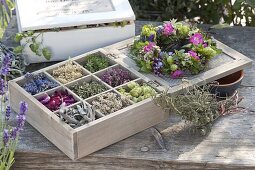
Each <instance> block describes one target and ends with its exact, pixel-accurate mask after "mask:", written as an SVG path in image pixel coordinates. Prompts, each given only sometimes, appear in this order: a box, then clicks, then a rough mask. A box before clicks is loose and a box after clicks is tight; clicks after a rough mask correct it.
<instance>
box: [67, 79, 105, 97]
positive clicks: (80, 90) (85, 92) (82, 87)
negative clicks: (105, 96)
mask: <svg viewBox="0 0 255 170" xmlns="http://www.w3.org/2000/svg"><path fill="white" fill-rule="evenodd" d="M70 89H71V90H72V91H74V92H75V93H76V94H77V95H78V96H80V97H82V98H83V99H86V98H88V97H91V96H94V95H96V94H99V93H102V92H104V91H106V90H107V88H106V87H105V86H104V85H103V84H101V83H99V82H96V81H91V82H83V83H81V84H79V83H76V84H75V85H73V86H71V88H70Z"/></svg>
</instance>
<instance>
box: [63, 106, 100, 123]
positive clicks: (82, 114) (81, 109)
mask: <svg viewBox="0 0 255 170" xmlns="http://www.w3.org/2000/svg"><path fill="white" fill-rule="evenodd" d="M59 117H60V118H61V120H63V121H64V122H66V123H67V124H69V125H70V126H71V127H72V128H77V127H79V126H82V125H84V124H87V123H89V122H92V121H94V120H95V111H94V110H93V109H92V108H91V107H90V106H88V105H87V104H86V103H83V104H79V105H77V106H75V107H71V108H67V107H66V106H65V105H61V106H60V110H59Z"/></svg>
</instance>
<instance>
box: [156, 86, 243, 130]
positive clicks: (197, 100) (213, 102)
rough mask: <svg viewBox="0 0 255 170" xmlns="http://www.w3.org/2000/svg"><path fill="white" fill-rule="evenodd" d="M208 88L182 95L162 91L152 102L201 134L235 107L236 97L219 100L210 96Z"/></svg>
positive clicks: (197, 89) (187, 91) (186, 92)
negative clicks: (174, 114)
mask: <svg viewBox="0 0 255 170" xmlns="http://www.w3.org/2000/svg"><path fill="white" fill-rule="evenodd" d="M209 89H210V88H209V86H203V87H198V86H193V87H192V88H186V89H185V91H184V92H183V93H182V94H174V95H173V94H169V93H167V91H164V92H162V93H161V94H160V96H159V97H156V96H154V102H155V103H156V104H157V105H158V106H160V107H161V108H163V109H164V110H166V111H170V112H174V113H176V114H177V115H179V116H181V117H182V119H184V120H186V121H189V122H191V123H193V124H194V125H195V126H196V128H197V129H199V130H201V133H202V134H206V133H207V132H208V131H210V129H211V125H212V123H213V122H214V121H215V120H216V119H217V118H219V117H220V116H221V115H223V114H224V113H225V112H226V111H227V110H229V109H231V108H233V106H234V107H237V106H235V105H236V104H237V103H238V102H237V101H236V100H237V98H236V96H235V95H234V96H232V97H230V98H227V99H226V100H219V99H218V98H217V96H216V94H211V93H210V90H209Z"/></svg>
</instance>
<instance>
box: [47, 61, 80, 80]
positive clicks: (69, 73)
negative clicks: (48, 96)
mask: <svg viewBox="0 0 255 170" xmlns="http://www.w3.org/2000/svg"><path fill="white" fill-rule="evenodd" d="M52 75H53V77H54V78H55V79H56V80H58V81H59V82H61V83H63V84H65V83H68V82H71V81H73V80H76V79H78V78H81V77H82V76H83V72H82V68H81V67H80V66H78V65H77V64H74V63H72V61H68V62H67V63H65V65H63V66H60V67H58V68H57V69H55V70H53V72H52Z"/></svg>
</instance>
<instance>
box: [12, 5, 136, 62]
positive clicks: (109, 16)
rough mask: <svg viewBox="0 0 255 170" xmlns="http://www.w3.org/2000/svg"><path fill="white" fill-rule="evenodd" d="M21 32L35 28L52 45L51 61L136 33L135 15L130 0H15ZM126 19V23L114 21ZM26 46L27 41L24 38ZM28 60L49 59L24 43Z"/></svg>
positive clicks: (39, 38) (47, 44) (38, 34)
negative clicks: (116, 24)
mask: <svg viewBox="0 0 255 170" xmlns="http://www.w3.org/2000/svg"><path fill="white" fill-rule="evenodd" d="M16 11H17V21H18V29H19V32H26V31H34V32H35V35H36V36H38V38H37V42H42V44H43V46H44V47H49V49H50V50H51V52H52V54H53V55H52V58H51V60H50V61H61V60H65V59H68V58H69V57H70V56H71V57H73V56H77V55H80V54H83V53H85V52H88V51H91V50H94V49H97V48H101V47H105V46H107V45H110V44H113V43H116V42H119V41H122V40H125V39H128V38H131V37H133V36H135V24H134V20H135V15H134V12H133V10H132V8H131V6H130V4H129V2H128V0H101V1H100V0H86V1H84V0H65V1H60V0H54V1H53V0H52V1H49V0H38V1H36V3H35V2H34V0H26V1H23V0H16ZM124 21H125V22H126V25H124V26H113V24H114V23H116V22H117V23H119V22H124ZM21 44H22V45H25V44H26V42H25V40H23V41H21ZM24 54H25V56H26V59H27V62H28V63H39V62H47V60H46V59H44V57H39V56H37V55H35V54H34V53H33V52H32V51H31V50H30V48H29V44H27V45H26V46H25V49H24Z"/></svg>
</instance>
